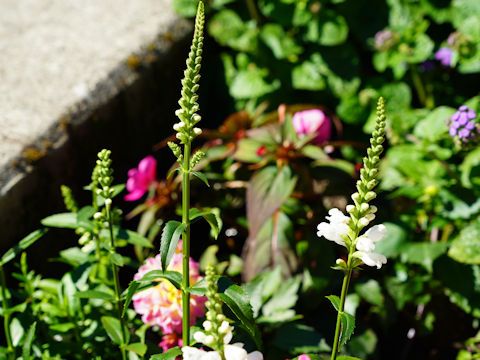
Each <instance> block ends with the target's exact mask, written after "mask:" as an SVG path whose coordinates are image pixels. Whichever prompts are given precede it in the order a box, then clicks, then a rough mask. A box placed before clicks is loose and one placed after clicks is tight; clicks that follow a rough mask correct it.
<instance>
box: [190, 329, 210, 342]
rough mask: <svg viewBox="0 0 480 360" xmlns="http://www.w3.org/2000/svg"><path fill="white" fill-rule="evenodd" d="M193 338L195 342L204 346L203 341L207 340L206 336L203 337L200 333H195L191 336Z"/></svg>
mask: <svg viewBox="0 0 480 360" xmlns="http://www.w3.org/2000/svg"><path fill="white" fill-rule="evenodd" d="M193 338H194V339H195V341H196V342H199V343H202V344H205V339H206V338H207V335H205V334H204V333H203V332H201V331H197V332H196V333H195V334H193Z"/></svg>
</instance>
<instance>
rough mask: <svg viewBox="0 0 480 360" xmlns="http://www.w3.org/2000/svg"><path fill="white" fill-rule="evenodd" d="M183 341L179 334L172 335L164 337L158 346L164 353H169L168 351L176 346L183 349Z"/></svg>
mask: <svg viewBox="0 0 480 360" xmlns="http://www.w3.org/2000/svg"><path fill="white" fill-rule="evenodd" d="M182 345H183V341H182V338H181V337H180V336H179V335H178V334H177V333H171V334H167V335H163V336H162V341H160V343H159V344H158V346H159V347H161V348H162V350H163V352H167V351H168V349H171V348H173V347H175V346H180V347H182Z"/></svg>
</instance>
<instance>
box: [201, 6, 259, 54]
mask: <svg viewBox="0 0 480 360" xmlns="http://www.w3.org/2000/svg"><path fill="white" fill-rule="evenodd" d="M208 31H209V33H210V35H211V36H212V37H213V38H215V40H217V41H218V43H219V44H221V45H225V46H229V47H231V48H232V49H235V50H239V51H245V52H254V51H255V50H256V49H257V31H258V30H257V28H256V26H255V24H254V22H243V20H242V18H241V17H240V16H239V15H237V13H236V12H235V11H233V10H230V9H227V10H222V11H219V12H218V13H217V14H215V15H214V16H213V17H212V18H211V19H210V21H209V24H208Z"/></svg>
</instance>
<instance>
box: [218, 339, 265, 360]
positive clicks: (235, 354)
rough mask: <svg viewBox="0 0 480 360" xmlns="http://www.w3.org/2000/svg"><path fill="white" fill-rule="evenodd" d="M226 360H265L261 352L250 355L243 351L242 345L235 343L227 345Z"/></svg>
mask: <svg viewBox="0 0 480 360" xmlns="http://www.w3.org/2000/svg"><path fill="white" fill-rule="evenodd" d="M225 360H263V355H262V353H261V352H259V351H254V352H251V353H250V354H248V353H247V351H246V350H245V349H243V344H242V343H235V344H233V345H225Z"/></svg>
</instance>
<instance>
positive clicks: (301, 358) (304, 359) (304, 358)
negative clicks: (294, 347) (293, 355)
mask: <svg viewBox="0 0 480 360" xmlns="http://www.w3.org/2000/svg"><path fill="white" fill-rule="evenodd" d="M298 360H311V359H310V356H308V355H307V354H302V355H300V356H299V357H298Z"/></svg>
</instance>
